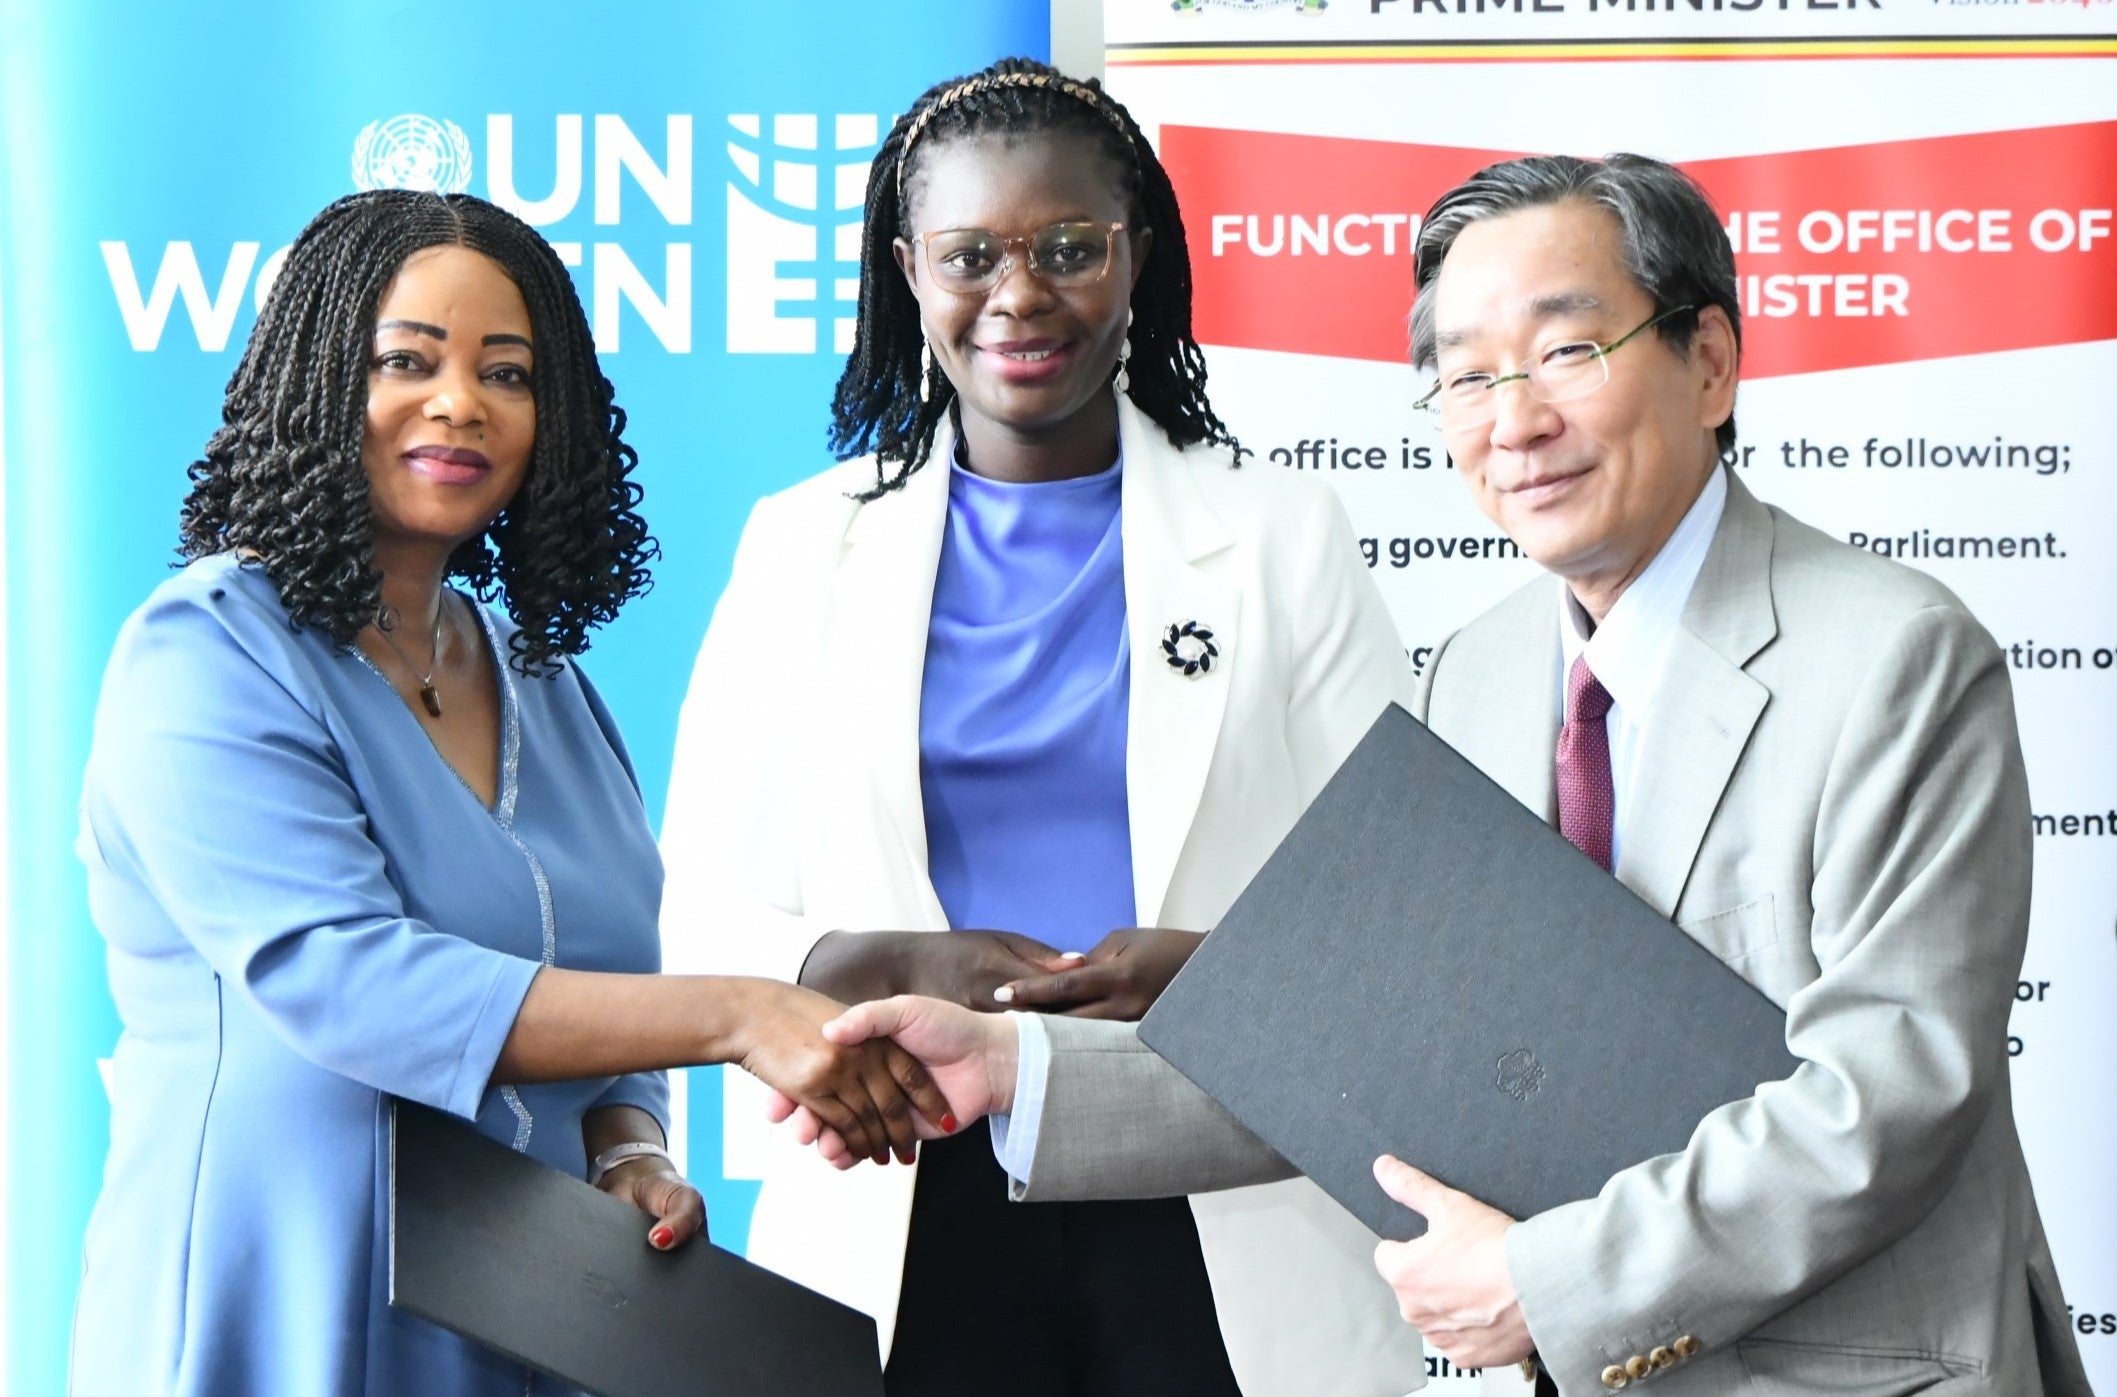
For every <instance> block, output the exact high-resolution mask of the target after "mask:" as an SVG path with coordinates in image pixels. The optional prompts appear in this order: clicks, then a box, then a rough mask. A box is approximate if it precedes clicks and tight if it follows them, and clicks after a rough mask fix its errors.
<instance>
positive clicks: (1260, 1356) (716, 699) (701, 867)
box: [662, 398, 1425, 1397]
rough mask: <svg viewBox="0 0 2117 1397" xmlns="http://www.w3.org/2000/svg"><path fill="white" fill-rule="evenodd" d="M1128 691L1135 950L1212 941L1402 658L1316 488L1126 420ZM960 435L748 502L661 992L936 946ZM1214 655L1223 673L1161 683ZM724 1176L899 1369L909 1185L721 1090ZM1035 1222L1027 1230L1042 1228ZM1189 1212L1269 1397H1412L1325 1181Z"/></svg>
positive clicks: (1238, 1360) (1234, 1333)
mask: <svg viewBox="0 0 2117 1397" xmlns="http://www.w3.org/2000/svg"><path fill="white" fill-rule="evenodd" d="M1119 434H1120V437H1121V439H1122V443H1123V449H1124V460H1125V467H1124V477H1123V486H1122V490H1123V494H1122V500H1123V505H1122V508H1123V523H1122V531H1123V547H1124V577H1125V599H1126V610H1127V620H1128V626H1129V628H1130V633H1131V652H1132V658H1131V663H1132V683H1131V699H1130V705H1131V706H1130V726H1129V730H1128V741H1127V753H1126V766H1125V770H1126V791H1127V799H1128V804H1129V807H1130V816H1131V838H1132V869H1133V881H1134V888H1133V896H1134V902H1135V907H1136V910H1137V913H1138V920H1139V924H1140V925H1142V926H1165V927H1174V928H1181V929H1188V930H1208V929H1210V928H1211V927H1212V926H1213V925H1214V923H1215V922H1217V921H1218V920H1219V918H1220V916H1221V914H1222V913H1223V912H1224V911H1225V910H1226V909H1227V907H1228V904H1229V903H1230V902H1232V901H1233V900H1234V897H1235V895H1236V893H1238V892H1239V891H1240V890H1241V889H1242V887H1243V885H1244V884H1245V883H1246V882H1247V881H1248V880H1249V878H1250V876H1251V874H1253V873H1254V872H1255V871H1256V869H1257V868H1258V866H1259V865H1260V864H1261V863H1262V862H1263V861H1264V859H1265V857H1266V856H1267V855H1268V854H1270V852H1271V851H1272V849H1273V847H1274V846H1275V845H1276V844H1277V843H1278V841H1279V839H1280V837H1281V836H1282V835H1283V834H1285V832H1286V831H1287V829H1288V828H1289V827H1290V826H1291V825H1292V823H1293V821H1294V819H1295V817H1296V816H1297V815H1299V813H1300V812H1301V811H1302V809H1304V808H1305V807H1306V806H1307V804H1308V802H1309V801H1310V800H1311V799H1312V798H1313V797H1314V796H1315V794H1316V792H1317V790H1318V789H1319V788H1320V787H1321V786H1322V784H1323V783H1324V781H1325V780H1327V779H1328V778H1329V777H1330V775H1331V773H1332V772H1334V771H1335V770H1336V769H1337V767H1338V764H1339V762H1340V761H1341V760H1343V758H1344V756H1345V754H1346V753H1347V752H1348V751H1350V750H1351V749H1352V746H1353V744H1354V743H1355V742H1357V741H1358V740H1359V738H1360V737H1361V735H1362V734H1364V733H1365V732H1366V730H1367V728H1368V726H1369V724H1370V723H1371V722H1372V721H1373V720H1374V718H1375V715H1376V714H1377V713H1379V712H1380V711H1381V710H1382V708H1383V706H1384V705H1385V704H1387V703H1389V702H1390V701H1392V700H1394V701H1396V702H1399V703H1408V702H1409V701H1410V699H1411V693H1412V676H1411V671H1410V667H1409V665H1408V663H1407V661H1406V658H1405V653H1404V649H1403V645H1402V642H1401V641H1400V640H1399V639H1398V636H1397V633H1396V630H1395V628H1394V626H1393V625H1392V624H1391V622H1390V619H1389V616H1388V613H1387V612H1386V611H1385V609H1384V607H1383V604H1382V600H1381V597H1380V595H1379V594H1378V593H1377V592H1376V590H1375V587H1374V584H1373V582H1372V580H1371V579H1370V577H1369V576H1368V574H1367V570H1366V568H1365V567H1364V566H1363V565H1362V563H1361V561H1360V557H1359V554H1358V552H1357V551H1356V549H1355V546H1354V543H1353V538H1352V531H1351V529H1350V527H1349V526H1348V524H1347V522H1346V518H1345V513H1344V510H1343V508H1342V507H1341V506H1340V504H1339V503H1338V500H1337V497H1336V495H1335V494H1334V493H1333V492H1332V491H1331V490H1330V489H1329V488H1328V487H1327V486H1325V485H1324V484H1322V483H1321V482H1320V481H1317V480H1314V479H1312V478H1306V477H1302V476H1298V475H1294V474H1291V473H1288V472H1286V471H1284V470H1282V469H1280V468H1277V467H1272V466H1266V465H1261V464H1258V463H1256V462H1254V461H1252V462H1251V463H1250V464H1248V465H1245V466H1243V467H1241V468H1239V469H1237V468H1233V467H1232V466H1231V463H1230V460H1229V456H1228V453H1227V452H1226V451H1224V450H1219V449H1210V448H1204V447H1199V448H1193V449H1191V450H1188V451H1182V450H1178V449H1176V448H1174V447H1172V446H1171V445H1170V444H1169V442H1168V439H1167V438H1166V437H1165V436H1164V435H1163V433H1162V432H1161V430H1160V428H1159V427H1158V426H1156V425H1155V424H1154V423H1153V422H1152V421H1151V420H1150V419H1148V418H1147V417H1146V416H1144V415H1143V414H1142V413H1140V412H1139V411H1138V410H1137V409H1136V408H1134V407H1133V406H1132V404H1131V403H1130V401H1129V400H1126V399H1124V398H1120V399H1119ZM953 452H954V438H953V435H952V433H951V432H950V431H949V429H948V428H947V426H946V425H945V424H944V426H943V428H942V430H941V432H940V434H939V435H938V436H937V438H936V439H935V442H934V448H933V454H932V458H931V460H930V461H929V462H928V464H927V465H926V466H925V467H924V468H923V469H921V470H919V471H917V472H915V473H914V474H913V475H912V476H911V478H910V480H909V481H908V482H907V484H906V485H905V486H904V488H903V489H901V490H898V491H895V492H893V493H891V494H888V495H885V496H883V497H882V498H880V499H878V500H875V501H873V502H872V503H868V504H861V503H859V502H858V501H856V500H854V499H852V498H851V497H850V496H851V493H852V492H854V491H858V490H863V489H867V488H870V487H872V486H873V484H874V482H875V468H874V463H873V461H872V460H861V461H854V462H848V463H846V464H844V465H841V466H838V467H836V468H834V469H831V470H828V471H825V472H823V473H822V474H821V475H818V476H815V477H813V478H811V479H810V480H808V481H806V482H804V483H802V484H800V485H797V486H795V487H793V488H792V489H790V490H787V491H785V492H783V493H781V494H778V495H774V496H772V497H770V498H768V499H765V500H763V501H761V502H759V504H758V505H757V507H756V509H755V511H754V512H753V513H752V515H751V516H750V521H749V524H748V526H747V527H746V528H745V529H744V531H743V537H742V542H741V544H740V546H739V547H738V549H737V551H736V557H735V567H734V573H733V575H732V576H731V577H730V579H729V582H728V587H727V591H726V592H725V593H724V594H723V595H722V597H721V600H720V604H719V606H718V607H716V608H715V610H714V614H713V620H712V624H711V625H710V627H709V628H708V629H707V632H706V639H705V643H704V645H703V647H702V648H701V650H700V652H699V657H698V666H697V669H696V671H695V673H694V674H693V676H692V680H691V689H690V693H689V695H688V696H687V698H686V700H685V703H684V709H683V716H682V720H681V722H680V724H679V727H678V732H677V740H676V753H675V763H674V770H673V774H672V779H671V785H670V793H669V806H668V812H667V815H666V817H665V819H664V821H663V831H662V852H663V857H664V859H665V861H666V863H667V865H668V884H667V889H666V892H665V894H664V898H663V912H662V933H663V943H664V967H665V969H667V970H668V971H670V972H672V973H714V974H726V975H762V976H770V977H772V978H775V979H781V980H793V979H796V978H797V977H798V976H799V974H800V972H801V967H802V964H803V962H804V961H805V960H806V959H807V957H808V954H809V951H810V949H811V947H813V946H814V945H815V943H816V941H817V939H818V938H819V937H821V936H823V935H824V934H825V933H826V932H829V931H832V930H837V929H849V930H893V929H894V930H932V931H937V932H938V931H945V930H946V929H947V927H948V920H947V916H946V914H945V913H944V912H943V911H942V908H941V903H940V900H939V899H938V898H937V897H936V895H935V893H934V889H933V885H932V883H931V882H930V881H929V880H928V877H927V871H926V828H925V814H924V808H923V805H922V802H921V796H920V789H919V694H920V684H921V678H922V674H923V670H924V666H925V656H926V633H927V622H928V618H929V616H930V614H931V612H932V608H933V591H934V576H935V572H936V569H937V567H938V565H939V561H940V555H941V541H942V533H943V528H944V525H945V523H946V519H947V513H948V477H949V470H948V462H949V461H950V460H951V459H952V458H953ZM1184 621H1196V622H1198V623H1200V624H1201V625H1204V626H1207V627H1209V628H1210V629H1211V630H1212V631H1213V634H1214V638H1215V642H1216V643H1217V644H1218V645H1219V647H1220V656H1219V659H1218V660H1217V661H1216V662H1215V664H1214V665H1213V667H1212V669H1211V670H1210V671H1207V672H1204V673H1201V674H1198V675H1196V676H1194V677H1185V676H1184V675H1183V674H1181V673H1180V672H1179V671H1177V670H1175V669H1172V668H1171V667H1170V666H1169V665H1168V664H1167V662H1166V660H1165V658H1164V655H1163V652H1162V649H1161V640H1162V636H1163V634H1164V633H1165V632H1166V630H1167V628H1168V627H1169V626H1170V625H1171V624H1172V623H1179V622H1184ZM727 1082H728V1091H727V1119H726V1157H725V1165H724V1167H725V1168H726V1171H727V1172H728V1174H729V1175H730V1176H731V1177H754V1178H757V1179H760V1180H762V1184H763V1187H762V1191H761V1193H760V1195H759V1197H758V1200H757V1209H756V1213H755V1216H754V1218H753V1221H752V1223H751V1228H750V1242H749V1249H748V1254H749V1256H750V1258H751V1259H752V1260H754V1261H756V1262H758V1263H760V1264H762V1265H765V1266H768V1267H770V1268H772V1269H773V1270H775V1271H778V1272H780V1273H781V1274H783V1275H786V1276H789V1277H792V1278H793V1279H795V1280H797V1281H800V1282H801V1283H803V1284H804V1285H807V1286H810V1287H812V1288H813V1289H816V1290H819V1291H821V1292H823V1293H824V1294H826V1295H831V1296H834V1297H836V1298H838V1299H839V1300H842V1301H844V1302H845V1303H847V1304H850V1305H853V1306H855V1307H857V1308H859V1309H861V1310H863V1311H865V1312H867V1313H868V1314H871V1315H873V1316H875V1318H876V1321H877V1326H878V1328H879V1330H880V1332H881V1335H882V1344H883V1351H884V1353H885V1355H886V1354H887V1352H888V1346H889V1341H890V1335H891V1332H892V1329H893V1327H894V1324H895V1320H896V1311H897V1290H898V1285H899V1283H900V1280H901V1277H902V1274H903V1269H904V1245H905V1231H906V1226H907V1223H908V1221H909V1218H910V1213H911V1202H912V1180H913V1177H914V1169H911V1168H905V1167H902V1166H899V1165H894V1164H892V1165H890V1166H887V1167H875V1166H870V1165H861V1166H859V1167H857V1168H855V1169H853V1170H851V1171H849V1172H846V1173H843V1174H841V1173H839V1172H837V1171H834V1170H832V1169H830V1168H828V1167H826V1166H825V1165H823V1164H822V1163H820V1162H819V1161H818V1160H817V1159H816V1158H815V1157H814V1152H813V1151H810V1150H805V1149H802V1148H800V1147H799V1146H797V1145H795V1144H794V1143H793V1141H792V1140H791V1139H790V1138H787V1137H786V1136H785V1135H784V1134H783V1133H782V1132H779V1131H776V1130H774V1129H773V1128H772V1127H771V1126H769V1125H768V1124H767V1123H766V1122H765V1120H764V1115H763V1105H762V1101H763V1089H762V1087H761V1086H760V1085H759V1084H757V1083H756V1082H755V1081H753V1080H752V1079H750V1078H749V1077H747V1076H745V1075H743V1074H741V1073H739V1072H737V1071H734V1070H732V1069H731V1070H730V1071H729V1072H728V1073H727ZM1024 1206H1032V1205H1024ZM1191 1206H1192V1209H1193V1211H1194V1213H1195V1214H1196V1217H1197V1222H1198V1233H1199V1241H1200V1244H1201V1247H1202V1250H1203V1252H1204V1256H1205V1262H1206V1267H1207V1271H1208V1273H1209V1275H1210V1276H1211V1278H1212V1285H1213V1298H1214V1303H1215V1305H1216V1307H1217V1309H1218V1312H1219V1316H1220V1321H1221V1329H1222V1332H1223V1335H1224V1337H1225V1339H1226V1341H1227V1347H1228V1354H1229V1357H1230V1359H1231V1361H1232V1363H1233V1366H1234V1371H1235V1374H1236V1377H1237V1378H1238V1380H1239V1381H1240V1382H1241V1384H1242V1387H1243V1390H1244V1391H1245V1392H1246V1393H1248V1394H1251V1397H1330V1395H1331V1394H1345V1397H1390V1394H1397V1393H1402V1392H1405V1391H1407V1390H1409V1389H1412V1388H1415V1387H1417V1386H1419V1385H1420V1384H1421V1383H1422V1382H1423V1380H1424V1373H1425V1366H1424V1361H1423V1356H1422V1353H1421V1349H1420V1344H1419V1339H1418V1335H1417V1334H1416V1332H1415V1331H1413V1330H1412V1329H1410V1328H1409V1327H1408V1326H1406V1325H1405V1324H1404V1323H1403V1322H1402V1320H1401V1319H1399V1318H1398V1315H1397V1310H1396V1305H1395V1301H1394V1298H1393V1296H1392V1295H1391V1293H1390V1291H1389V1289H1388V1287H1387V1286H1386V1285H1384V1284H1383V1283H1382V1281H1381V1279H1380V1277H1379V1276H1377V1275H1376V1273H1375V1271H1374V1267H1373V1263H1372V1255H1373V1248H1374V1241H1375V1239H1374V1237H1373V1236H1372V1235H1370V1234H1369V1233H1368V1232H1367V1231H1366V1230H1365V1229H1364V1228H1363V1227H1362V1226H1361V1225H1360V1224H1359V1223H1358V1222H1356V1221H1354V1220H1353V1219H1352V1217H1351V1216H1350V1215H1349V1214H1347V1213H1345V1212H1344V1211H1343V1210H1342V1209H1340V1208H1339V1207H1338V1206H1337V1205H1336V1204H1334V1203H1332V1202H1331V1201H1330V1200H1329V1199H1327V1198H1326V1197H1325V1196H1324V1195H1323V1194H1322V1193H1321V1192H1320V1191H1318V1190H1317V1189H1316V1188H1315V1187H1314V1186H1313V1185H1312V1184H1309V1183H1308V1182H1306V1181H1305V1180H1295V1181H1289V1182H1284V1183H1277V1184H1269V1185H1265V1186H1262V1187H1257V1188H1248V1189H1242V1190H1239V1191H1235V1192H1229V1193H1222V1194H1218V1195H1213V1196H1210V1197H1195V1198H1193V1199H1192V1200H1191Z"/></svg>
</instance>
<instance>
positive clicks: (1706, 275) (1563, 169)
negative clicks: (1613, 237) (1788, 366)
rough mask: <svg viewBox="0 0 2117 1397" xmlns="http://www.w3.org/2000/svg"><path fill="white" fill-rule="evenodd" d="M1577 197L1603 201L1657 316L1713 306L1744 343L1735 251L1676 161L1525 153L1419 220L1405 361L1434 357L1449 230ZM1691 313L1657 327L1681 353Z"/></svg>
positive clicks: (1725, 439) (1728, 425)
mask: <svg viewBox="0 0 2117 1397" xmlns="http://www.w3.org/2000/svg"><path fill="white" fill-rule="evenodd" d="M1568 202H1577V203H1582V204H1587V205H1589V206H1591V207H1594V208H1599V209H1604V210H1607V211H1608V212H1609V214H1610V215H1611V216H1612V217H1613V218H1615V219H1616V220H1617V226H1618V228H1619V229H1620V230H1622V233H1623V238H1624V241H1623V250H1624V260H1625V269H1626V270H1627V271H1629V272H1630V273H1631V276H1632V281H1633V282H1634V283H1635V284H1636V285H1637V286H1638V287H1639V289H1640V290H1642V291H1644V292H1646V293H1647V295H1648V296H1649V297H1651V298H1652V299H1653V302H1654V313H1655V314H1657V315H1659V314H1661V313H1662V312H1664V311H1671V310H1674V309H1676V307H1678V306H1695V307H1698V308H1699V309H1703V308H1704V307H1706V306H1718V307H1720V309H1722V310H1723V311H1725V312H1727V320H1728V324H1729V325H1731V326H1733V327H1734V332H1735V352H1736V354H1737V355H1738V356H1739V355H1740V354H1741V351H1742V306H1741V303H1740V301H1739V299H1738V298H1737V294H1736V285H1735V253H1734V249H1733V248H1732V247H1730V246H1729V245H1728V240H1727V230H1726V229H1724V228H1723V227H1721V224H1720V216H1719V215H1718V214H1717V213H1715V212H1714V211H1713V205H1712V202H1711V201H1710V200H1708V199H1707V198H1706V197H1705V191H1704V190H1702V189H1700V188H1699V187H1698V185H1697V182H1696V181H1694V180H1693V179H1692V178H1691V177H1690V176H1689V175H1687V174H1685V173H1684V172H1683V171H1681V170H1679V169H1677V168H1676V167H1675V166H1674V165H1670V164H1667V163H1666V162H1664V161H1660V160H1655V159H1652V158H1650V157H1648V156H1644V155H1623V154H1619V155H1613V156H1611V157H1610V158H1609V159H1607V160H1582V159H1580V158H1578V157H1576V156H1571V155H1531V156H1525V157H1523V158H1522V159H1519V160H1506V161H1502V162H1501V163H1499V164H1497V165H1487V166H1486V167H1485V168H1484V169H1482V170H1479V171H1478V172H1477V173H1476V174H1474V175H1472V176H1471V177H1470V178H1469V179H1467V180H1464V181H1463V182H1462V183H1461V184H1459V185H1457V186H1456V187H1455V188H1453V189H1451V190H1449V191H1448V192H1447V193H1446V194H1443V195H1442V196H1441V197H1440V198H1439V199H1438V200H1436V201H1435V202H1434V206H1433V207H1432V208H1431V209H1429V210H1428V211H1427V213H1426V221H1425V222H1424V223H1423V224H1421V225H1420V227H1419V241H1418V247H1417V250H1416V257H1417V261H1416V263H1415V264H1414V265H1415V266H1416V269H1417V270H1416V273H1415V279H1414V285H1415V286H1416V288H1417V289H1416V292H1415V296H1414V299H1413V301H1412V309H1411V362H1412V364H1413V365H1414V366H1416V367H1418V368H1422V369H1423V368H1431V367H1432V366H1433V363H1434V323H1433V297H1432V296H1431V295H1430V294H1429V293H1430V292H1431V291H1432V289H1433V283H1434V280H1435V278H1437V277H1439V276H1440V274H1441V263H1442V262H1443V261H1445V260H1446V259H1447V257H1448V250H1449V249H1450V248H1451V247H1453V246H1455V240H1456V238H1457V237H1458V236H1459V235H1460V234H1461V233H1462V231H1463V230H1464V229H1465V228H1467V227H1469V226H1470V225H1471V224H1473V223H1478V222H1482V221H1483V220H1485V219H1488V218H1498V217H1500V216H1501V215H1502V214H1509V213H1514V212H1516V211H1517V210H1520V209H1529V208H1538V207H1541V206H1543V205H1547V204H1563V203H1568ZM1697 329H1698V314H1697V311H1696V310H1694V311H1692V312H1690V313H1689V314H1685V315H1672V316H1670V317H1669V318H1668V319H1667V320H1664V321H1662V322H1661V324H1660V326H1659V327H1657V329H1656V331H1655V333H1657V334H1659V335H1660V336H1661V337H1662V338H1663V339H1664V340H1666V341H1668V342H1669V344H1670V345H1671V346H1672V347H1674V348H1675V349H1676V351H1677V352H1678V353H1682V354H1688V353H1689V352H1690V348H1691V337H1692V335H1693V334H1695V333H1696V332H1697ZM1717 437H1718V441H1719V445H1720V454H1721V455H1722V456H1723V457H1725V456H1729V455H1731V454H1732V453H1733V452H1734V449H1735V417H1734V414H1733V413H1732V412H1730V413H1729V414H1728V419H1727V421H1725V422H1723V423H1721V424H1720V428H1719V431H1718V433H1717Z"/></svg>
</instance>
